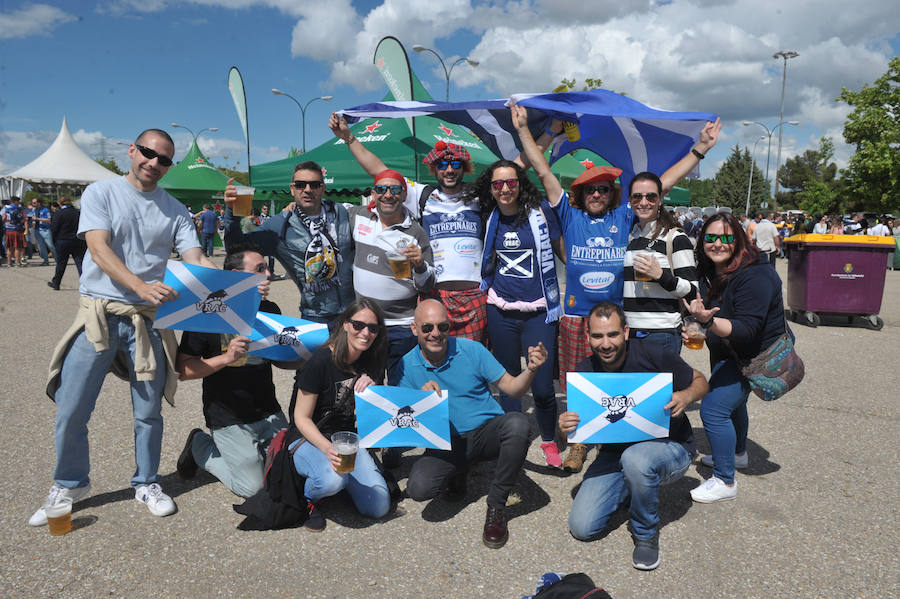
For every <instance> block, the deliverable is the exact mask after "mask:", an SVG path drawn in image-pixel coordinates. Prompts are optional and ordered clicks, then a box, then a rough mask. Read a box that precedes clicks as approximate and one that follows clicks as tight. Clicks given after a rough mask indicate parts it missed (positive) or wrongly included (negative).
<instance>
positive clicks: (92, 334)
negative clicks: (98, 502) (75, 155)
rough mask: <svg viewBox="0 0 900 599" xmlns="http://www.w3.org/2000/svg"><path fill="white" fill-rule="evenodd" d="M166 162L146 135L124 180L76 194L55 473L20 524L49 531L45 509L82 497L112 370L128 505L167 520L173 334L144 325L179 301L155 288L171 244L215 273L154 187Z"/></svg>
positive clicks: (55, 388) (165, 144) (159, 145)
mask: <svg viewBox="0 0 900 599" xmlns="http://www.w3.org/2000/svg"><path fill="white" fill-rule="evenodd" d="M174 154H175V145H174V144H173V143H172V138H171V137H169V135H168V134H167V133H166V132H165V131H162V130H159V129H148V130H146V131H144V132H143V133H141V134H140V135H139V136H138V137H137V139H136V140H135V142H134V143H133V144H131V146H130V147H129V148H128V156H129V157H130V158H131V165H130V167H129V170H128V173H127V174H126V175H125V176H124V177H119V178H115V179H106V180H103V181H98V182H96V183H93V184H91V185H89V186H88V187H87V189H85V191H84V195H82V198H81V218H80V221H79V225H78V236H79V237H80V238H83V239H84V240H85V241H86V242H87V246H88V252H87V254H85V256H84V262H83V272H82V276H81V285H80V287H79V291H80V293H81V299H80V302H79V303H80V310H79V313H78V316H77V317H76V323H78V324H80V325H81V326H82V328H81V329H80V330H77V329H76V330H75V332H74V333H72V335H71V337H69V338H67V339H66V343H64V344H60V347H61V348H62V349H61V350H57V355H56V356H54V360H53V364H52V365H51V371H58V372H56V373H55V374H56V375H55V376H53V377H52V378H51V381H50V384H49V385H48V394H49V395H50V397H51V399H53V400H54V401H55V402H56V432H55V442H56V469H55V470H54V473H53V478H54V484H53V486H52V487H50V494H49V495H48V496H47V499H46V501H45V502H44V504H43V505H42V506H41V507H40V508H39V509H38V510H37V511H36V512H35V513H34V515H32V516H31V519H29V521H28V523H29V524H30V525H32V526H41V525H43V524H46V523H47V514H46V508H49V507H52V506H54V505H56V504H58V503H62V502H65V501H73V502H74V501H78V500H80V499H83V498H84V497H86V496H87V495H88V493H89V492H90V478H89V476H88V474H89V472H90V460H89V456H88V429H87V424H88V420H89V419H90V417H91V412H92V411H93V409H94V405H95V404H96V401H97V396H98V395H99V393H100V389H101V387H102V385H103V379H104V378H105V377H106V373H107V372H108V371H110V370H112V371H113V372H115V373H116V374H117V375H119V376H122V377H124V378H128V379H130V384H131V401H132V407H133V411H134V445H135V461H136V465H137V468H136V470H135V474H134V476H133V477H132V479H131V485H132V486H133V487H134V488H135V499H137V500H138V501H140V502H141V503H143V504H145V505H146V506H147V508H148V509H149V510H150V512H151V513H152V514H154V515H155V516H167V515H169V514H171V513H173V512H175V503H174V502H173V501H172V499H171V498H170V497H169V496H168V495H166V494H165V493H163V491H162V489H161V488H160V486H159V482H158V481H159V474H158V470H159V461H160V452H161V448H162V430H163V424H162V414H161V410H162V406H161V403H162V395H163V391H164V388H165V387H166V382H167V359H166V352H165V350H164V342H165V341H166V340H167V336H168V335H170V334H171V331H166V335H162V334H161V333H160V331H158V330H156V329H154V328H153V326H152V323H153V317H154V315H155V313H156V307H157V306H159V305H161V304H162V303H163V302H166V301H170V300H173V299H175V298H176V297H177V296H178V294H177V292H176V291H175V290H174V289H172V288H171V287H169V286H168V285H166V284H165V283H163V278H164V276H165V271H166V261H167V260H168V258H169V255H170V253H171V249H172V245H173V243H174V245H175V248H176V249H177V251H178V252H179V253H180V254H181V256H182V257H183V259H184V261H185V262H188V263H190V264H200V265H203V266H207V267H212V268H215V265H214V264H212V263H211V262H210V261H209V260H207V259H206V258H205V257H204V256H203V252H202V251H201V250H200V247H199V244H198V243H197V236H196V234H195V233H194V227H193V223H192V222H191V218H190V215H189V214H188V212H187V209H186V208H185V207H184V205H183V204H181V203H180V202H178V201H177V200H176V199H175V198H173V197H172V196H170V195H169V194H168V193H166V192H165V190H163V189H161V188H159V187H157V182H158V181H159V180H160V179H161V178H162V176H163V175H165V174H166V172H167V171H168V170H169V168H170V167H171V166H172V156H173V155H174ZM171 341H172V342H174V335H172V336H171ZM173 359H174V356H173ZM170 382H171V381H170ZM170 389H174V388H170Z"/></svg>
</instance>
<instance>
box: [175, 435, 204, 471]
mask: <svg viewBox="0 0 900 599" xmlns="http://www.w3.org/2000/svg"><path fill="white" fill-rule="evenodd" d="M201 432H203V431H201V430H200V429H199V428H195V429H194V430H192V431H191V432H190V433H189V434H188V438H187V441H185V443H184V449H182V450H181V455H179V456H178V462H177V463H176V464H175V469H176V470H177V471H178V476H180V477H181V478H183V479H185V480H188V479H190V478H194V476H196V475H197V468H198V466H197V461H196V460H194V451H193V450H192V449H191V447H192V445H193V443H194V435H196V434H197V433H201Z"/></svg>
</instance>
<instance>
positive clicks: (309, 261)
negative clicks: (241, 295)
mask: <svg viewBox="0 0 900 599" xmlns="http://www.w3.org/2000/svg"><path fill="white" fill-rule="evenodd" d="M291 195H292V196H293V197H294V210H293V211H292V212H282V213H281V214H279V215H277V216H273V217H272V218H270V219H268V220H267V221H265V222H264V223H262V224H261V225H260V226H259V227H258V228H257V229H255V230H253V231H250V232H249V233H247V234H244V233H242V232H241V218H240V217H239V216H234V214H233V213H232V205H233V204H234V202H235V200H237V188H236V187H235V186H234V185H233V184H232V182H231V180H229V182H228V187H226V188H225V205H226V210H225V224H226V227H225V246H226V247H228V246H230V245H231V244H233V243H240V242H243V241H249V242H252V243H255V244H256V245H258V246H260V248H262V251H263V254H264V255H267V256H275V257H276V258H278V261H279V262H281V264H282V266H284V269H285V272H286V273H287V274H288V276H289V277H291V279H292V280H293V281H294V283H295V284H296V285H297V288H298V289H299V290H300V313H301V318H304V319H306V320H311V321H313V322H321V323H325V324H330V323H331V322H332V321H334V319H335V318H337V317H338V315H340V313H341V312H343V311H344V308H346V307H347V306H348V305H350V303H351V302H352V301H353V297H354V296H353V271H352V266H353V238H352V235H351V231H350V217H349V215H348V214H347V209H346V208H344V206H343V205H342V204H339V203H335V202H334V201H332V200H327V199H323V198H324V195H325V179H324V177H323V176H322V167H321V166H319V165H318V164H316V163H315V162H312V161H305V162H301V163H300V164H298V165H297V166H296V167H294V174H293V179H292V181H291Z"/></svg>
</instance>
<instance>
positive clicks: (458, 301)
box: [431, 287, 487, 343]
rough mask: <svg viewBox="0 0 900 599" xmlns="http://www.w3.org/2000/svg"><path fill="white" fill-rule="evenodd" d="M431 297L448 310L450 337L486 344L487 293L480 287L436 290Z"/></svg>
mask: <svg viewBox="0 0 900 599" xmlns="http://www.w3.org/2000/svg"><path fill="white" fill-rule="evenodd" d="M431 297H433V298H434V299H436V300H438V301H439V302H441V303H442V304H444V307H445V308H447V314H448V315H449V317H450V335H452V336H453V337H465V338H466V339H472V340H473V341H477V342H479V343H484V337H485V330H486V329H487V292H485V291H482V290H481V289H479V288H478V287H475V288H473V289H461V290H458V291H449V290H446V289H435V290H433V291H432V292H431Z"/></svg>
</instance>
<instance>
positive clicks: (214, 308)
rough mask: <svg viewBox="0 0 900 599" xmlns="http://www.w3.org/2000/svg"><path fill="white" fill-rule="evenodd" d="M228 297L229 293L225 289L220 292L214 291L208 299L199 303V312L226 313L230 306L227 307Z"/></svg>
mask: <svg viewBox="0 0 900 599" xmlns="http://www.w3.org/2000/svg"><path fill="white" fill-rule="evenodd" d="M227 296H228V293H227V292H226V291H225V290H224V289H219V290H218V291H213V292H212V293H210V294H209V295H207V296H206V299H205V300H203V301H201V302H197V304H196V306H197V311H198V312H203V313H204V314H214V313H216V312H225V311H226V310H228V306H226V305H225V298H226V297H227Z"/></svg>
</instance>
